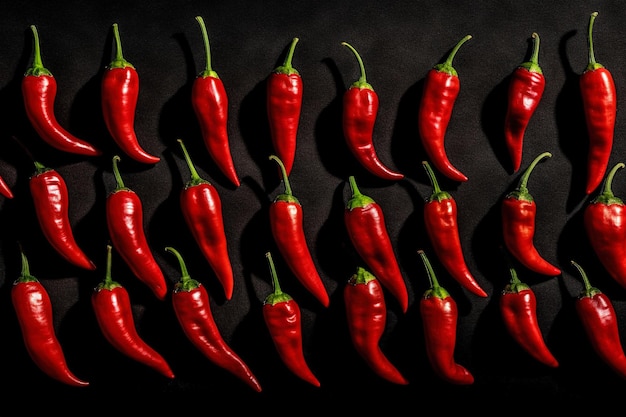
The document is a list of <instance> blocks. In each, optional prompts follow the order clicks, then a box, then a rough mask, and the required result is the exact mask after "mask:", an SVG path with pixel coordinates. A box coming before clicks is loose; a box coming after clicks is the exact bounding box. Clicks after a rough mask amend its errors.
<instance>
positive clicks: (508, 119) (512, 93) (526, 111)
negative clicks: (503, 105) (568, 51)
mask: <svg viewBox="0 0 626 417" xmlns="http://www.w3.org/2000/svg"><path fill="white" fill-rule="evenodd" d="M532 38H533V52H532V55H531V57H530V60H529V61H526V62H523V63H521V64H520V65H519V66H518V67H517V68H516V69H515V71H513V74H511V80H510V82H509V89H508V92H507V94H508V96H507V109H506V115H505V118H504V140H505V143H506V146H507V149H508V151H509V156H510V158H511V163H512V167H513V172H517V171H518V170H519V168H520V165H521V164H522V155H523V149H524V134H525V133H526V128H527V127H528V124H529V122H530V119H531V118H532V116H533V114H535V111H536V110H537V107H538V106H539V103H540V102H541V98H542V97H543V92H544V90H545V88H546V79H545V77H544V75H543V71H542V69H541V67H540V66H539V35H538V34H537V33H533V34H532Z"/></svg>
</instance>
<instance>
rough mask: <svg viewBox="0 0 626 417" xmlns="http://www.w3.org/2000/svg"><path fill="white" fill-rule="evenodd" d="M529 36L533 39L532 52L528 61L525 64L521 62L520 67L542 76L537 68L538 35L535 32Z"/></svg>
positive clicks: (538, 67) (539, 68)
mask: <svg viewBox="0 0 626 417" xmlns="http://www.w3.org/2000/svg"><path fill="white" fill-rule="evenodd" d="M531 36H532V38H533V51H532V54H531V56H530V60H529V61H527V62H523V63H522V64H521V65H520V67H522V68H526V69H527V70H528V71H531V72H536V73H538V74H542V73H543V71H542V70H541V67H540V66H539V34H538V33H537V32H533V34H532V35H531Z"/></svg>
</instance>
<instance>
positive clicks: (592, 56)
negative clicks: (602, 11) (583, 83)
mask: <svg viewBox="0 0 626 417" xmlns="http://www.w3.org/2000/svg"><path fill="white" fill-rule="evenodd" d="M597 16H598V12H593V13H591V16H590V17H589V29H588V32H587V40H588V42H589V64H588V65H587V69H588V70H594V69H597V68H602V65H600V64H598V63H597V62H596V55H595V53H594V51H593V23H594V22H595V21H596V17H597ZM598 65H600V66H598Z"/></svg>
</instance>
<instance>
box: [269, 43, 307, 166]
mask: <svg viewBox="0 0 626 417" xmlns="http://www.w3.org/2000/svg"><path fill="white" fill-rule="evenodd" d="M298 40H299V39H298V38H293V40H292V41H291V46H290V48H289V53H288V54H287V57H286V58H285V62H284V63H283V65H280V66H278V67H276V68H274V70H273V71H272V73H271V74H270V75H269V77H268V78H267V116H268V120H269V127H270V135H271V137H272V144H273V146H274V152H276V155H278V157H279V158H280V160H281V161H283V164H285V170H286V171H287V175H289V174H291V168H292V167H293V162H294V159H295V156H296V142H297V136H298V125H299V124H300V112H301V111H302V77H301V76H300V73H299V72H298V70H297V69H295V68H294V67H293V66H292V65H291V61H292V59H293V53H294V50H295V49H296V44H297V43H298Z"/></svg>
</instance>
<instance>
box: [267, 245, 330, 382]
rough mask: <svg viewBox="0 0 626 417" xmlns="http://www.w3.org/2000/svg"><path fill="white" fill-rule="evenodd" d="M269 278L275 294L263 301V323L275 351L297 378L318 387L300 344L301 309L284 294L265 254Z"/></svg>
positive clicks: (272, 266)
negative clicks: (270, 277)
mask: <svg viewBox="0 0 626 417" xmlns="http://www.w3.org/2000/svg"><path fill="white" fill-rule="evenodd" d="M265 257H266V258H267V261H268V263H269V267H270V274H271V276H272V287H273V289H274V291H273V292H272V293H270V294H269V295H268V296H267V297H265V300H264V301H263V319H264V320H265V325H266V326H267V330H268V331H269V333H270V336H271V338H272V341H273V343H274V347H275V348H276V351H277V352H278V355H279V356H280V359H281V360H282V361H283V363H284V364H285V366H286V367H287V368H288V369H289V370H290V371H291V372H292V373H293V374H294V375H296V376H297V377H298V378H300V379H302V380H303V381H305V382H308V383H309V384H311V385H313V386H315V387H319V386H320V381H319V380H318V379H317V377H316V376H315V374H314V373H313V371H311V368H310V367H309V365H308V364H307V362H306V358H305V356H304V348H303V344H302V343H303V341H302V317H301V312H300V306H299V305H298V303H297V302H296V300H294V299H293V297H292V296H290V295H289V294H287V293H286V292H283V291H282V289H281V288H280V283H279V282H278V275H277V274H276V268H275V267H274V261H273V260H272V254H271V253H270V252H267V253H266V254H265Z"/></svg>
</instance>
